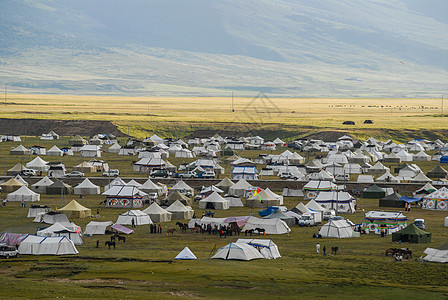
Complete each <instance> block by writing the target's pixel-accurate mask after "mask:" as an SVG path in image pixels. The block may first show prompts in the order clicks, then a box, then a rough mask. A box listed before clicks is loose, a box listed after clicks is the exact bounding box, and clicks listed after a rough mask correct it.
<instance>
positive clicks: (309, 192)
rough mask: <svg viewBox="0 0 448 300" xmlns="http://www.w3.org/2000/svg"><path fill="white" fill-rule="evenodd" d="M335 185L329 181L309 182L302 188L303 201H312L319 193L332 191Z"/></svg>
mask: <svg viewBox="0 0 448 300" xmlns="http://www.w3.org/2000/svg"><path fill="white" fill-rule="evenodd" d="M335 188H336V185H335V184H334V183H333V182H331V181H329V180H311V181H309V182H308V183H307V184H305V186H304V187H303V192H304V194H305V198H304V199H305V200H307V199H314V198H315V197H316V196H317V195H318V194H319V192H321V191H332V190H334V189H335Z"/></svg>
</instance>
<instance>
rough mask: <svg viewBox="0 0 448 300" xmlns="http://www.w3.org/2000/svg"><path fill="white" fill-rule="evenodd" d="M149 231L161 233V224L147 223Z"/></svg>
mask: <svg viewBox="0 0 448 300" xmlns="http://www.w3.org/2000/svg"><path fill="white" fill-rule="evenodd" d="M149 232H150V233H162V225H160V224H159V225H157V224H149Z"/></svg>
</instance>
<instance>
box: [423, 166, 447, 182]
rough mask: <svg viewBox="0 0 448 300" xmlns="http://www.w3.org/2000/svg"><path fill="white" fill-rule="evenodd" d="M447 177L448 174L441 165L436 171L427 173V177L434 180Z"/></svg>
mask: <svg viewBox="0 0 448 300" xmlns="http://www.w3.org/2000/svg"><path fill="white" fill-rule="evenodd" d="M447 175H448V172H447V171H446V170H445V169H444V168H442V167H441V166H440V165H437V166H436V167H435V168H434V169H432V170H431V171H429V172H428V173H426V176H428V177H429V178H434V179H440V178H447Z"/></svg>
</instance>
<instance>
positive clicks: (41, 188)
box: [31, 176, 54, 194]
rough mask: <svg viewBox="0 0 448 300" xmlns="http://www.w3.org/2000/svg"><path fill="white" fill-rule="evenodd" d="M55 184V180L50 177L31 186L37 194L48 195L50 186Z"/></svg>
mask: <svg viewBox="0 0 448 300" xmlns="http://www.w3.org/2000/svg"><path fill="white" fill-rule="evenodd" d="M53 183H54V181H53V180H51V179H50V178H48V176H45V177H44V178H42V179H41V180H39V181H38V182H36V183H35V184H33V185H31V189H32V190H33V191H35V192H37V193H42V194H43V193H46V192H47V186H50V185H52V184H53Z"/></svg>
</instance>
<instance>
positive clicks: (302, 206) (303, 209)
mask: <svg viewBox="0 0 448 300" xmlns="http://www.w3.org/2000/svg"><path fill="white" fill-rule="evenodd" d="M295 208H296V209H297V210H298V211H300V212H301V213H310V212H311V211H310V210H309V209H308V207H306V206H305V204H303V203H302V202H300V203H299V204H297V205H296V207H295Z"/></svg>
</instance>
